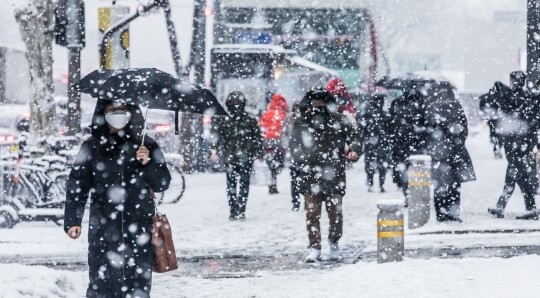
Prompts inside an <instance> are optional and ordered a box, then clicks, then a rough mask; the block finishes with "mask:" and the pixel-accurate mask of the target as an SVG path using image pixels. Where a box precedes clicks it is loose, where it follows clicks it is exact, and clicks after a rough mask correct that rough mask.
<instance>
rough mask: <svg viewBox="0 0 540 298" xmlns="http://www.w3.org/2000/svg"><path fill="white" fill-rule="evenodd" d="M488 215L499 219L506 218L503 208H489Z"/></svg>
mask: <svg viewBox="0 0 540 298" xmlns="http://www.w3.org/2000/svg"><path fill="white" fill-rule="evenodd" d="M488 213H489V214H491V215H495V216H496V217H497V218H504V209H503V208H501V207H495V208H488Z"/></svg>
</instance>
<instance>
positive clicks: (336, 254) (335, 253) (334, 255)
mask: <svg viewBox="0 0 540 298" xmlns="http://www.w3.org/2000/svg"><path fill="white" fill-rule="evenodd" d="M328 244H329V245H330V253H329V254H328V260H329V261H337V260H339V259H340V258H341V256H340V254H341V250H340V249H339V244H338V243H337V242H336V243H332V242H330V240H328Z"/></svg>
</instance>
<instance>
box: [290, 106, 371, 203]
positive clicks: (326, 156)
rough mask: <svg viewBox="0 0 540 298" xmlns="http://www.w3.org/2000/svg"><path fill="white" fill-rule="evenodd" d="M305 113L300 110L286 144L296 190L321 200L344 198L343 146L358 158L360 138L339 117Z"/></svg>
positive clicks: (349, 124)
mask: <svg viewBox="0 0 540 298" xmlns="http://www.w3.org/2000/svg"><path fill="white" fill-rule="evenodd" d="M307 114H308V112H306V111H303V115H302V117H300V118H299V119H295V121H294V123H293V128H292V135H291V139H290V141H289V150H290V152H291V157H292V160H293V164H294V165H295V167H296V169H298V174H299V177H300V183H299V187H300V191H301V192H302V193H306V192H308V193H312V194H316V195H318V194H321V195H323V196H324V197H328V196H330V195H333V194H340V195H345V189H346V177H345V167H346V160H345V150H346V146H349V150H350V151H354V152H356V153H358V154H359V155H360V153H361V150H362V144H361V141H360V138H359V136H358V134H357V132H356V130H355V129H354V127H353V126H352V125H351V123H350V122H349V121H348V120H347V118H346V117H345V116H343V115H342V114H338V113H329V114H328V115H326V116H325V118H324V119H317V117H318V116H309V115H307Z"/></svg>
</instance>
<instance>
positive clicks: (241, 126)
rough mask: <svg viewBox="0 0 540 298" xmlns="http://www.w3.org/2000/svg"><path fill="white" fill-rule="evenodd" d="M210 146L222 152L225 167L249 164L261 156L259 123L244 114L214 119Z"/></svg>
mask: <svg viewBox="0 0 540 298" xmlns="http://www.w3.org/2000/svg"><path fill="white" fill-rule="evenodd" d="M210 145H211V146H210V147H211V149H216V150H218V149H221V150H222V153H223V162H224V163H225V165H238V164H240V165H241V164H251V163H253V161H254V160H255V159H256V158H259V157H261V156H262V155H261V154H262V134H261V130H260V128H259V123H258V122H257V120H256V119H255V118H253V117H251V116H250V115H248V114H247V113H246V112H241V113H238V114H231V115H230V116H225V117H216V118H215V121H214V123H213V131H212V139H211V144H210Z"/></svg>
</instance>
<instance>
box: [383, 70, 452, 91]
mask: <svg viewBox="0 0 540 298" xmlns="http://www.w3.org/2000/svg"><path fill="white" fill-rule="evenodd" d="M442 82H445V83H448V84H450V85H451V86H452V88H455V87H454V86H453V85H452V84H451V83H450V82H448V81H445V80H444V81H443V80H441V79H440V78H430V77H426V76H421V75H417V74H413V73H407V74H405V75H403V76H400V77H396V78H390V77H388V76H385V77H383V78H382V79H381V80H379V81H378V82H377V84H376V85H377V86H381V87H384V88H386V89H397V90H401V91H404V92H406V91H411V90H415V89H419V88H421V87H424V86H426V85H432V84H436V83H442Z"/></svg>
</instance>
